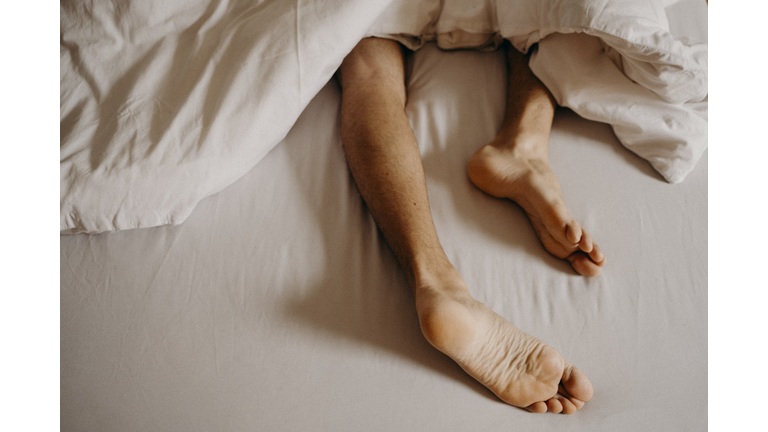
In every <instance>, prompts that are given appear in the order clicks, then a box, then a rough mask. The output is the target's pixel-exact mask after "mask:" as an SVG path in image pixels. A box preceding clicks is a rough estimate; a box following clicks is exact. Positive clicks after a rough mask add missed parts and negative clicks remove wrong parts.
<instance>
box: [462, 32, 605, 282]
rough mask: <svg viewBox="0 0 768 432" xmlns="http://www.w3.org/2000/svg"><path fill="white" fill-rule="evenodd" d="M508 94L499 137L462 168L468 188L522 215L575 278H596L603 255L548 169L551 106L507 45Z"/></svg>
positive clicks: (525, 62)
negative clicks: (511, 206) (514, 207)
mask: <svg viewBox="0 0 768 432" xmlns="http://www.w3.org/2000/svg"><path fill="white" fill-rule="evenodd" d="M505 48H506V49H507V63H508V65H509V89H508V93H507V108H506V112H505V113H504V122H503V124H502V126H501V131H500V132H499V135H498V136H497V137H496V138H495V139H494V140H493V141H492V142H491V143H490V144H488V145H486V146H484V147H482V148H481V149H480V150H478V151H477V152H476V153H475V154H474V155H473V156H472V158H471V159H470V161H469V164H468V165H467V173H468V174H469V178H470V179H471V180H472V182H473V183H474V184H475V185H476V186H477V187H478V188H480V189H481V190H483V191H485V192H486V193H488V194H490V195H493V196H495V197H498V198H509V199H511V200H512V201H515V202H516V203H518V204H519V205H520V206H521V207H522V208H523V210H525V212H526V214H527V215H528V219H530V221H531V223H532V224H533V227H534V229H535V230H536V234H537V235H538V236H539V239H540V240H541V243H542V244H543V245H544V248H545V249H546V250H547V251H548V252H549V253H551V254H552V255H554V256H556V257H558V258H561V259H567V260H568V261H569V262H570V263H571V266H572V267H573V268H574V270H576V271H577V272H578V273H579V274H582V275H585V276H597V275H599V274H600V272H601V268H602V266H603V265H605V255H603V253H602V251H600V248H599V247H598V246H597V244H596V243H595V242H594V241H593V240H592V237H591V236H590V235H589V234H588V233H587V232H586V231H584V230H583V229H582V228H581V226H579V224H578V223H577V222H576V220H574V219H573V217H571V215H570V214H569V213H568V210H567V209H566V208H565V203H564V202H563V197H562V193H561V192H560V184H559V183H558V181H557V178H556V177H555V174H554V173H553V172H552V169H551V168H550V166H549V160H548V148H549V132H550V129H551V128H552V119H553V117H554V114H555V106H556V104H555V100H554V98H553V97H552V95H551V94H550V93H549V91H548V90H547V88H546V87H544V85H543V84H542V83H541V81H539V80H538V78H536V76H535V75H533V73H532V72H531V70H530V69H529V67H528V58H527V57H526V56H525V55H523V54H522V53H520V52H518V51H517V50H516V49H515V48H513V47H512V46H511V45H510V44H509V43H508V42H507V43H506V44H505Z"/></svg>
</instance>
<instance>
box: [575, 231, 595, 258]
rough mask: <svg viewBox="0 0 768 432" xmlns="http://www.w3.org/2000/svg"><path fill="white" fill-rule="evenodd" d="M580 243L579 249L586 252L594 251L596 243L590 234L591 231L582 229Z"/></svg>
mask: <svg viewBox="0 0 768 432" xmlns="http://www.w3.org/2000/svg"><path fill="white" fill-rule="evenodd" d="M578 243H579V249H581V250H582V251H584V252H585V253H590V252H592V249H593V248H594V245H595V242H594V241H593V240H592V236H591V235H589V233H588V232H586V231H584V230H582V231H581V240H579V241H578Z"/></svg>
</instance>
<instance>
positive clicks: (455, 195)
mask: <svg viewBox="0 0 768 432" xmlns="http://www.w3.org/2000/svg"><path fill="white" fill-rule="evenodd" d="M699 3H701V4H699ZM668 11H670V15H669V16H670V19H669V21H670V27H671V30H672V32H673V33H674V34H676V35H681V34H687V35H689V36H697V37H698V38H700V39H701V40H706V39H705V38H706V24H707V21H706V13H707V10H706V6H705V5H704V4H703V2H698V0H691V1H687V0H685V1H683V2H681V3H679V4H676V5H673V6H670V8H669V9H668ZM673 12H674V13H673ZM159 15H160V14H159V12H158V16H159ZM363 31H364V29H361V30H360V32H361V34H362V32H363ZM408 68H409V71H410V74H409V82H408V86H409V89H410V93H409V99H408V105H407V114H408V117H409V120H410V121H411V123H412V125H413V127H414V132H415V134H416V137H417V139H418V142H419V147H420V151H421V154H422V157H423V160H424V166H425V171H426V176H427V183H428V187H429V198H430V204H431V208H432V212H433V215H434V219H435V224H436V228H437V230H438V234H439V235H440V239H441V243H442V245H443V247H444V248H445V250H446V253H447V254H448V256H449V258H450V259H451V261H452V262H453V263H454V264H455V265H456V266H457V268H458V269H459V271H460V272H461V273H462V275H463V276H464V278H465V280H466V281H467V283H468V285H469V287H470V290H471V292H472V294H473V295H474V296H475V297H476V298H478V299H479V300H481V301H483V302H484V303H486V304H487V305H488V306H489V307H491V308H492V309H494V310H495V311H496V312H497V313H499V314H501V315H502V316H503V317H505V318H506V319H508V320H510V321H511V322H513V323H514V324H515V325H517V326H518V327H520V328H521V329H523V330H525V331H527V332H529V333H531V334H533V335H534V336H536V337H538V338H540V339H542V340H544V341H546V342H547V343H549V344H551V345H552V346H553V347H555V348H556V349H557V350H558V351H560V352H561V353H562V354H563V355H564V356H565V357H567V358H568V359H569V360H570V361H572V362H573V363H574V364H576V365H578V366H579V367H580V368H581V369H582V370H584V371H585V373H587V374H588V376H589V377H590V379H591V380H592V383H593V384H594V387H595V396H594V398H593V399H592V400H591V401H590V402H589V404H588V405H587V406H586V407H585V408H584V409H583V410H582V411H580V412H579V413H578V414H576V415H574V416H570V417H569V416H562V415H534V414H530V413H528V412H526V411H523V410H520V409H516V408H512V407H509V406H506V405H504V404H503V403H501V402H499V401H498V400H497V399H496V398H495V397H494V396H493V394H491V393H490V392H489V391H488V390H486V389H485V388H483V387H482V386H481V385H480V384H478V383H477V382H475V381H474V380H472V379H471V378H470V377H468V376H467V375H466V374H465V373H464V372H463V371H462V370H461V369H460V368H459V367H458V366H457V365H456V364H455V363H454V362H452V361H451V360H450V359H449V358H447V357H445V356H444V355H442V354H440V353H439V352H438V351H436V350H434V349H433V348H432V347H431V346H430V345H429V344H428V343H427V342H426V341H425V340H424V338H423V336H422V335H421V332H420V331H419V326H418V320H417V317H416V313H415V310H414V306H413V298H412V296H411V294H410V291H409V289H408V286H407V283H406V281H405V278H404V276H403V274H402V272H401V271H400V269H399V268H398V266H397V264H396V262H395V259H394V256H393V255H392V253H391V251H390V250H389V248H388V247H387V246H386V244H385V243H384V241H383V239H382V238H381V237H380V235H379V233H378V231H377V229H376V225H375V224H374V221H373V220H372V219H371V217H370V214H369V213H368V211H367V209H366V207H365V205H364V203H363V202H362V200H361V199H360V195H359V193H358V192H357V189H356V188H355V185H354V182H353V181H352V179H351V177H350V175H349V172H348V169H347V167H346V163H345V161H344V155H343V152H342V148H341V144H340V138H339V123H338V122H339V101H340V96H339V89H338V86H337V85H336V83H335V82H333V81H331V82H328V83H326V84H325V85H323V86H322V87H321V89H320V91H319V92H318V93H317V95H316V96H315V97H314V98H312V100H311V102H310V103H309V104H308V106H307V108H306V109H305V110H304V111H303V113H302V114H301V116H300V117H299V119H298V120H297V121H296V123H295V125H294V126H293V127H292V128H291V130H290V131H289V132H288V133H287V135H286V137H285V138H284V139H283V140H281V142H280V143H279V144H278V145H277V146H275V148H274V149H273V150H271V151H270V152H269V153H268V154H266V156H264V157H263V160H262V162H261V163H259V164H258V165H257V166H256V167H255V168H253V169H251V170H249V171H248V172H247V173H246V174H245V175H244V176H242V177H241V178H240V179H239V180H236V181H234V183H233V184H232V185H231V186H230V187H227V188H225V189H224V190H222V191H221V192H220V193H217V194H215V195H213V196H210V197H208V198H205V199H203V200H202V201H201V202H200V203H199V204H198V206H197V208H196V209H195V211H194V212H192V213H191V215H190V216H189V218H188V219H187V220H186V221H185V222H184V223H183V224H181V225H177V226H164V227H155V228H147V229H141V230H128V231H120V232H115V233H104V234H99V235H62V236H61V237H60V240H61V262H60V269H61V296H60V297H61V430H62V431H66V432H70V431H73V432H74V431H77V432H102V431H116V432H126V431H148V430H149V431H168V432H175V431H179V432H194V431H201V432H203V431H206V432H207V431H243V430H263V431H277V430H328V431H361V430H364V431H393V430H403V431H409V430H418V431H425V432H429V431H440V432H454V431H455V432H459V431H468V430H482V431H510V430H514V431H553V430H567V431H575V432H581V431H584V432H587V431H588V432H602V431H605V432H615V431H623V432H647V431H660V432H680V431H702V430H706V428H707V402H708V398H707V387H708V384H707V365H708V363H707V325H708V324H707V266H708V263H707V244H708V241H707V224H708V222H707V221H708V217H707V202H708V200H707V184H708V182H707V175H708V168H707V153H708V152H705V153H704V155H703V156H702V159H701V161H700V162H699V163H698V165H697V167H696V169H694V170H693V171H692V172H691V173H690V174H689V175H688V177H687V178H686V180H685V181H684V182H682V183H680V184H674V185H672V184H669V183H667V182H666V181H665V180H664V179H663V178H662V177H661V176H660V175H659V174H658V173H657V172H656V171H655V170H654V169H653V168H652V167H651V166H650V165H649V164H648V162H647V161H646V160H644V159H641V158H640V157H638V156H636V155H635V154H633V153H631V152H630V151H628V150H627V149H626V148H625V147H624V146H622V145H621V144H620V143H619V141H618V140H617V138H616V136H615V134H614V132H613V131H612V129H611V127H610V126H608V125H606V124H604V123H599V122H594V121H590V120H586V119H584V118H582V117H580V116H578V115H576V114H575V113H574V112H572V111H570V110H568V109H558V111H557V113H556V116H555V121H554V125H553V131H552V136H551V148H550V162H551V164H552V166H553V169H554V171H555V173H556V174H557V176H558V177H559V179H560V181H561V185H562V189H563V194H564V197H565V201H566V204H567V205H568V207H569V209H570V210H571V213H572V214H573V215H574V216H575V217H576V218H577V219H578V220H579V221H580V223H581V224H582V225H583V226H584V227H585V228H586V229H588V230H589V231H590V233H591V234H592V235H593V236H594V237H595V239H596V240H597V241H598V242H599V244H600V245H601V247H602V249H603V251H605V253H606V255H607V257H608V260H609V261H608V264H607V267H606V268H605V271H604V272H603V274H602V275H601V276H600V277H598V278H594V279H586V278H582V277H579V276H577V275H575V274H573V273H572V271H571V269H570V266H569V265H568V263H566V262H564V261H560V260H558V259H555V258H553V257H552V256H550V255H548V254H547V253H546V252H545V251H544V250H543V248H542V247H541V245H540V244H539V242H538V240H537V238H536V236H535V234H534V232H533V230H532V228H531V226H530V224H529V222H528V220H527V219H526V218H525V215H524V213H523V212H522V211H521V210H520V209H519V208H518V207H516V206H515V205H514V204H512V203H510V202H506V201H501V200H497V199H493V198H491V197H489V196H487V195H485V194H483V193H482V192H480V191H479V190H477V189H476V188H474V187H473V186H472V184H471V183H470V182H469V181H468V179H467V178H466V175H465V171H464V169H465V166H466V163H467V160H468V159H469V157H470V156H471V154H472V153H473V152H474V151H475V150H476V149H477V148H478V147H479V146H481V145H483V144H485V143H487V142H488V141H489V140H491V139H492V138H493V137H494V136H495V134H496V132H497V130H498V127H499V125H500V123H501V119H502V115H503V109H504V86H505V85H506V84H505V82H506V80H505V77H504V74H505V69H504V59H503V54H502V53H501V52H500V51H498V50H497V51H493V52H478V51H472V50H470V51H456V52H445V51H441V50H440V49H438V48H437V47H436V45H435V44H434V43H426V44H425V45H424V46H423V47H422V48H421V49H420V50H419V51H417V52H416V53H414V54H412V55H409V56H408ZM478 77H480V79H478Z"/></svg>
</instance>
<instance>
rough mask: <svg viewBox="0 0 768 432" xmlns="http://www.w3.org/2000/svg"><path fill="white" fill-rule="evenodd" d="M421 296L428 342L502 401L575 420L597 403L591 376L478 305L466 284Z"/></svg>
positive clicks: (421, 292)
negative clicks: (579, 412) (592, 402)
mask: <svg viewBox="0 0 768 432" xmlns="http://www.w3.org/2000/svg"><path fill="white" fill-rule="evenodd" d="M452 286H453V287H454V288H450V289H444V288H441V289H431V288H423V289H420V290H417V291H416V309H417V311H418V314H419V323H420V324H421V330H422V332H423V333H424V336H425V337H426V338H427V340H428V341H429V343H431V344H432V345H433V346H434V347H435V348H437V349H438V350H440V351H441V352H443V353H444V354H446V355H448V356H449V357H451V358H452V359H453V360H454V361H456V363H458V364H459V366H461V368H462V369H464V370H465V371H466V372H467V373H468V374H469V375H471V376H472V377H473V378H475V379H476V380H477V381H479V382H480V383H481V384H483V385H484V386H486V387H487V388H488V389H490V390H491V391H492V392H493V393H494V394H496V396H498V397H499V399H501V400H502V401H504V402H506V403H508V404H510V405H514V406H517V407H521V408H525V409H527V410H529V411H531V412H535V413H542V412H546V411H550V412H553V413H561V412H562V413H565V414H573V413H574V412H576V411H577V410H578V409H580V408H581V407H583V406H584V402H586V401H588V400H589V399H590V398H592V384H591V383H590V382H589V379H587V377H586V375H584V373H583V372H581V371H580V370H579V369H577V368H576V367H575V366H573V365H572V364H571V363H569V362H568V361H567V360H565V359H564V358H563V357H562V356H561V355H560V354H559V353H558V352H557V351H556V350H555V349H554V348H552V347H550V346H549V345H547V344H545V343H544V342H542V341H540V340H538V339H536V338H534V337H533V336H530V335H528V334H526V333H524V332H523V331H521V330H520V329H518V328H517V327H515V326H514V325H512V324H511V323H509V322H508V321H507V320H505V319H504V318H502V317H501V316H499V315H498V314H496V313H495V312H493V311H492V310H491V309H489V308H488V307H487V306H485V305H484V304H482V303H480V302H478V301H477V300H475V299H473V298H472V297H471V296H470V295H469V292H468V291H467V289H466V286H465V285H464V283H463V282H459V283H453V284H452Z"/></svg>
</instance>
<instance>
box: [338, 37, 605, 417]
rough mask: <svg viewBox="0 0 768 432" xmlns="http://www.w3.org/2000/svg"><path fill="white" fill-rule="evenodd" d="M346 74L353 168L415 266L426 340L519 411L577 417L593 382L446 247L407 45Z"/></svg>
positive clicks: (362, 50) (352, 64) (379, 53)
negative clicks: (486, 292)
mask: <svg viewBox="0 0 768 432" xmlns="http://www.w3.org/2000/svg"><path fill="white" fill-rule="evenodd" d="M338 78H339V82H340V84H341V88H342V98H341V99H342V106H341V137H342V144H343V146H344V152H345V155H346V158H347V163H348V164H349V168H350V171H351V172H352V176H353V178H354V179H355V182H356V183H357V186H358V189H359V190H360V194H361V195H362V197H363V199H364V200H365V202H366V204H367V205H368V208H369V210H370V211H371V214H372V215H373V218H374V220H375V221H376V223H377V225H378V226H379V229H380V230H381V232H382V234H383V235H384V237H385V238H386V240H387V243H388V244H389V245H390V247H391V248H392V250H393V252H394V253H395V255H396V257H397V259H398V261H399V263H400V265H401V266H402V268H403V269H404V270H405V273H406V275H407V277H408V281H409V284H410V285H411V288H412V289H413V292H414V297H415V300H416V311H417V313H418V315H419V322H420V325H421V329H422V332H423V333H424V336H425V337H426V338H427V340H428V341H429V342H430V343H431V344H432V345H433V346H434V347H435V348H437V349H438V350H440V351H442V352H443V353H445V354H446V355H448V356H449V357H451V358H452V359H453V360H455V361H456V362H457V363H458V364H459V365H460V366H461V367H462V368H463V369H464V370H465V371H467V373H469V374H470V375H471V376H472V377H474V378H475V379H477V380H478V381H479V382H481V383H482V384H483V385H485V386H486V387H488V388H489V389H490V390H491V391H493V392H494V393H495V394H496V395H497V396H498V397H499V398H500V399H502V400H503V401H505V402H507V403H509V404H511V405H515V406H519V407H523V408H527V409H528V410H530V411H533V412H545V411H552V412H564V413H567V414H570V413H573V412H575V411H576V410H577V409H579V408H581V407H582V406H583V404H584V401H586V400H588V399H589V398H591V397H592V385H591V384H590V382H589V380H588V379H587V377H586V376H585V375H584V374H583V373H582V372H581V371H579V370H578V369H577V368H576V367H574V366H573V365H571V364H570V363H569V362H568V361H567V360H565V359H564V358H563V357H562V356H561V355H560V354H559V353H558V352H557V351H555V350H554V349H553V348H551V347H550V346H548V345H546V344H545V343H543V342H541V341H539V340H538V339H536V338H534V337H532V336H530V335H528V334H526V333H524V332H522V331H521V330H519V329H518V328H517V327H515V326H513V325H512V324H511V323H509V322H508V321H506V320H505V319H504V318H502V317H501V316H499V315H497V314H496V313H494V312H493V311H492V310H490V309H489V308H487V307H486V306H485V305H483V304H482V303H480V302H478V301H476V300H475V299H474V298H472V297H471V296H470V294H469V291H468V289H467V286H466V284H465V283H464V281H463V279H462V278H461V276H460V275H459V273H458V271H456V269H455V268H454V267H453V265H451V263H450V262H449V261H448V258H447V256H446V255H445V252H444V251H443V248H442V246H441V245H440V241H439V240H438V237H437V232H436V230H435V227H434V224H433V222H432V214H431V211H430V209H429V201H428V198H427V187H426V181H425V177H424V169H423V167H422V164H421V156H420V154H419V149H418V146H417V143H416V139H415V137H414V135H413V132H412V130H411V127H410V124H409V123H408V119H407V117H406V115H405V110H404V108H405V102H406V92H405V85H404V80H405V76H404V66H403V53H402V51H401V47H400V45H399V44H398V43H396V42H393V41H388V40H382V39H373V38H371V39H365V40H363V41H361V42H360V44H358V46H357V47H356V48H355V49H354V50H353V51H352V53H350V54H349V56H347V58H346V59H345V60H344V62H343V63H342V65H341V68H340V70H339V74H338Z"/></svg>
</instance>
